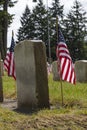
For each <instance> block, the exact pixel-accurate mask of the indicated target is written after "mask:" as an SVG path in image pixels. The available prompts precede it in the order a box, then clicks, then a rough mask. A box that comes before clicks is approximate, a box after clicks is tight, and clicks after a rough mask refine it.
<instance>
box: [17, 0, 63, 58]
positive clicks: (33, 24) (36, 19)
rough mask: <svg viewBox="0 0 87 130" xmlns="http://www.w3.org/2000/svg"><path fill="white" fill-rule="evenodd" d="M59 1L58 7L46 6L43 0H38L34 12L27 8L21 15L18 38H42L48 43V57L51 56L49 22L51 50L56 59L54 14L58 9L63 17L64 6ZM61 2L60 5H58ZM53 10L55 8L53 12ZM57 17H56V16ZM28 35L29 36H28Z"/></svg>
mask: <svg viewBox="0 0 87 130" xmlns="http://www.w3.org/2000/svg"><path fill="white" fill-rule="evenodd" d="M56 2H57V8H56V9H55V8H53V6H54V4H53V6H52V8H53V9H51V8H48V10H47V9H46V8H45V6H44V4H43V2H42V0H38V3H37V5H36V6H35V7H34V8H33V10H32V12H30V10H29V9H27V10H28V11H27V10H26V9H25V12H24V14H23V16H22V17H21V20H20V21H21V27H20V28H19V31H18V40H19V41H20V40H24V39H27V38H28V39H30V38H32V39H37V40H42V41H43V42H44V43H45V45H46V52H47V57H49V47H48V46H49V41H48V40H49V39H48V24H49V38H50V41H51V50H52V55H51V56H52V58H53V59H55V57H56V53H55V47H56V39H57V35H56V34H55V33H56V20H55V22H54V21H53V20H52V17H55V16H56V15H55V16H54V14H55V12H56V10H57V11H59V10H61V11H60V13H58V15H59V16H60V17H62V16H63V15H62V12H63V10H62V8H63V6H60V4H59V2H58V1H56ZM58 4H59V6H58ZM51 10H53V11H52V12H51ZM55 18H56V17H55ZM48 22H49V23H48ZM28 30H29V31H28ZM27 35H28V36H27Z"/></svg>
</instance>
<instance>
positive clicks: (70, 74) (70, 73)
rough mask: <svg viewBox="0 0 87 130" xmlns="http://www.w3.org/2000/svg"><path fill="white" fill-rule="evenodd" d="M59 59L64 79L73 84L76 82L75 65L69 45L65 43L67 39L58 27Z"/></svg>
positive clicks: (57, 50)
mask: <svg viewBox="0 0 87 130" xmlns="http://www.w3.org/2000/svg"><path fill="white" fill-rule="evenodd" d="M56 54H57V60H58V64H59V74H60V77H61V79H62V80H65V81H67V82H70V83H72V84H75V83H76V76H75V71H74V65H73V62H72V59H71V57H70V53H69V51H68V48H67V45H66V44H65V39H64V37H63V34H62V32H61V30H60V27H58V43H57V49H56Z"/></svg>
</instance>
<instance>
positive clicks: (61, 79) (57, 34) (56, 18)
mask: <svg viewBox="0 0 87 130" xmlns="http://www.w3.org/2000/svg"><path fill="white" fill-rule="evenodd" d="M56 31H57V43H58V17H57V16H56ZM59 62H60V61H59ZM58 64H59V63H58ZM60 85H61V98H62V107H63V86H62V77H61V71H60Z"/></svg>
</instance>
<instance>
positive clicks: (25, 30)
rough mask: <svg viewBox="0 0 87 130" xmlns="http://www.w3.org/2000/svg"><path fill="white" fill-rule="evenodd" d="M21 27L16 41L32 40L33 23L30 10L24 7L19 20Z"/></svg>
mask: <svg viewBox="0 0 87 130" xmlns="http://www.w3.org/2000/svg"><path fill="white" fill-rule="evenodd" d="M20 22H21V27H20V28H19V30H18V34H17V37H18V41H22V40H24V39H33V38H34V31H35V28H34V21H33V17H32V14H31V11H30V9H29V8H28V6H26V8H25V11H24V13H23V15H22V17H21V19H20Z"/></svg>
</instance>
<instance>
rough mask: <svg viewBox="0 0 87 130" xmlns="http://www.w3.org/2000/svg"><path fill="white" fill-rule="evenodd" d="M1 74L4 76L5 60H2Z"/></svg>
mask: <svg viewBox="0 0 87 130" xmlns="http://www.w3.org/2000/svg"><path fill="white" fill-rule="evenodd" d="M1 75H2V76H4V68H3V60H1Z"/></svg>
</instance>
